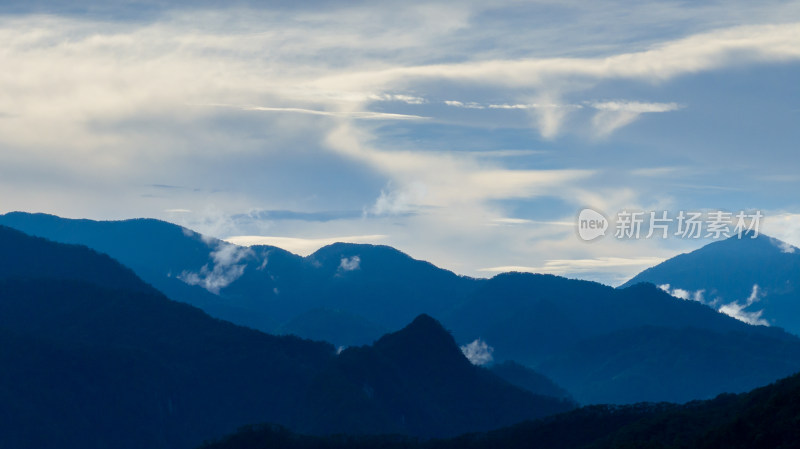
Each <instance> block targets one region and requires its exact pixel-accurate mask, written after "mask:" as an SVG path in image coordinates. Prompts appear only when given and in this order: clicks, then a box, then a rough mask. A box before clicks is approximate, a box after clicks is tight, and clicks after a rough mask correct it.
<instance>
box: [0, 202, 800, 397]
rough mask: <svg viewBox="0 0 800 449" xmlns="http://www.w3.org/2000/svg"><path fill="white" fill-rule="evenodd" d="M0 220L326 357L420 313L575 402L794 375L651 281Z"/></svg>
mask: <svg viewBox="0 0 800 449" xmlns="http://www.w3.org/2000/svg"><path fill="white" fill-rule="evenodd" d="M0 224H2V225H6V226H10V227H14V228H17V229H19V230H21V231H23V232H26V233H30V234H32V235H38V236H41V237H45V238H48V239H51V240H55V241H59V242H64V243H77V244H82V245H86V246H89V247H91V248H93V249H95V250H97V251H100V252H104V253H107V254H109V255H110V256H111V257H113V258H115V259H117V260H119V261H120V262H122V263H123V264H125V265H127V266H128V267H130V268H131V269H133V271H134V272H135V273H136V274H137V275H139V276H140V277H141V278H142V279H144V280H145V281H146V282H148V283H150V284H151V285H153V286H154V287H155V288H157V289H159V290H160V291H162V292H164V293H165V294H166V295H167V296H168V297H170V298H171V299H173V300H176V301H181V302H186V303H189V304H192V305H195V306H197V307H199V308H201V309H203V310H205V311H206V312H207V313H209V314H210V315H212V316H214V317H217V318H220V319H225V320H229V321H232V322H234V323H236V324H239V325H243V326H247V327H250V328H253V329H257V330H261V331H265V332H270V333H276V334H279V333H284V334H295V335H298V336H301V337H304V338H312V339H319V340H325V341H329V342H331V343H333V344H334V345H335V346H336V347H346V346H359V345H366V344H371V343H373V342H374V341H376V340H377V339H378V338H379V337H380V336H381V335H382V334H384V333H386V332H392V331H397V330H399V329H401V328H402V327H403V326H405V325H406V324H407V323H409V322H411V321H412V320H414V319H415V317H417V316H418V315H420V314H427V315H429V316H431V317H434V318H435V319H437V320H438V321H440V322H441V323H443V325H444V327H446V328H447V329H450V330H451V331H452V335H453V337H454V338H455V341H456V343H457V344H458V345H462V346H464V345H467V344H469V343H472V342H476V341H478V342H480V343H484V344H485V345H486V347H487V349H490V350H493V352H492V353H491V357H493V359H494V361H495V362H497V363H503V362H508V361H513V362H516V363H517V364H519V365H522V366H524V367H526V368H528V369H533V370H535V371H536V372H538V373H540V374H543V375H545V376H547V377H548V378H549V379H551V380H552V381H554V382H555V383H556V384H557V385H559V386H560V387H562V388H564V389H566V390H567V391H568V392H569V394H571V396H572V397H574V398H575V399H576V400H577V401H579V402H580V403H583V404H591V403H616V404H619V403H633V402H640V401H672V402H685V401H689V400H693V399H704V398H712V397H714V396H716V395H717V394H719V393H723V392H744V391H748V390H750V389H752V388H755V387H758V386H760V385H764V384H767V383H769V382H771V381H774V380H776V379H779V378H781V377H785V376H788V375H790V374H792V373H794V372H797V371H798V370H800V357H798V355H800V339H798V338H797V337H796V336H793V335H791V334H788V333H786V332H785V331H783V330H781V329H779V328H775V327H766V326H753V325H750V324H747V323H745V322H742V321H741V320H737V319H734V318H733V317H731V316H728V315H726V314H723V313H719V311H718V310H715V308H712V307H710V306H709V305H708V304H704V303H701V302H698V301H685V300H682V299H679V298H676V297H675V296H673V295H672V294H669V293H667V292H665V291H664V289H663V288H658V287H656V286H654V285H651V284H639V283H635V282H632V283H631V284H630V285H628V286H626V288H619V289H614V288H611V287H608V286H605V285H602V284H598V283H593V282H587V281H579V280H571V279H565V278H561V277H557V276H551V275H535V274H528V273H506V274H500V275H498V276H495V277H493V278H491V279H474V278H469V277H464V276H458V275H456V274H454V273H452V272H449V271H447V270H443V269H440V268H437V267H435V266H434V265H432V264H430V263H428V262H424V261H419V260H415V259H413V258H411V257H409V256H408V255H406V254H403V253H402V252H400V251H397V250H395V249H393V248H390V247H387V246H373V245H355V244H344V243H339V244H334V245H330V246H327V247H324V248H321V249H320V250H318V251H317V252H315V253H314V254H311V255H310V256H307V257H300V256H297V255H294V254H291V253H288V252H286V251H284V250H281V249H279V248H275V247H268V246H255V247H250V248H243V247H238V246H235V245H231V244H229V243H225V242H223V241H220V240H216V239H212V238H207V237H205V236H202V235H200V234H197V233H195V232H193V231H190V230H188V229H185V228H182V227H179V226H176V225H173V224H170V223H165V222H160V221H157V220H146V219H139V220H127V221H118V222H98V221H90V220H69V219H63V218H59V217H54V216H51V215H42V214H27V213H10V214H6V215H3V216H0ZM741 242H744V243H743V244H750V242H745V240H742V241H741ZM741 242H739V241H735V242H733V241H732V242H730V245H736V244H737V243H741ZM722 243H724V242H722ZM771 247H772V248H774V249H775V250H776V251H777V253H778V254H783V253H781V252H780V250H779V249H777V247H775V246H774V245H772V246H771ZM672 293H674V292H672Z"/></svg>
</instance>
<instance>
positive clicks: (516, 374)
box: [489, 360, 572, 400]
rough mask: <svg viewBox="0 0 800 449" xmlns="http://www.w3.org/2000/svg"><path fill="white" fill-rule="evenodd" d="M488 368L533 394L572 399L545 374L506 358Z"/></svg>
mask: <svg viewBox="0 0 800 449" xmlns="http://www.w3.org/2000/svg"><path fill="white" fill-rule="evenodd" d="M489 369H490V370H491V371H492V372H493V373H494V374H495V375H497V377H499V378H501V379H503V380H505V381H506V382H508V383H510V384H512V385H516V386H518V387H520V388H522V389H525V390H528V391H530V392H531V393H533V394H538V395H542V396H550V397H554V398H562V399H569V400H572V396H571V395H570V394H569V392H568V391H567V390H565V389H563V388H561V387H560V386H558V384H556V383H555V382H553V381H552V380H550V379H549V378H548V377H547V376H545V375H543V374H541V373H538V372H536V371H534V370H532V369H530V368H528V367H525V366H523V365H520V364H519V363H516V362H514V361H511V360H508V361H505V362H503V363H496V364H494V365H492V366H491V367H490V368H489Z"/></svg>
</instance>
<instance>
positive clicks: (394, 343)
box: [375, 314, 466, 360]
mask: <svg viewBox="0 0 800 449" xmlns="http://www.w3.org/2000/svg"><path fill="white" fill-rule="evenodd" d="M375 348H376V349H379V350H380V351H383V352H386V353H392V354H396V355H402V354H404V355H405V356H409V357H412V355H413V358H428V356H430V357H434V358H436V357H448V356H452V357H455V358H459V359H460V358H463V355H462V354H461V350H460V349H459V348H458V345H457V344H456V341H455V339H454V338H453V336H452V335H450V332H448V331H447V329H445V328H444V326H442V324H441V323H440V322H439V321H437V320H436V319H434V318H433V317H431V316H429V315H425V314H422V315H419V316H418V317H416V318H415V319H414V321H412V322H411V323H410V324H409V325H408V326H406V327H404V328H403V329H400V330H399V331H397V332H394V333H391V334H387V335H384V336H383V337H381V338H380V339H379V340H378V341H377V342H375ZM426 355H427V356H426ZM465 360H466V359H465Z"/></svg>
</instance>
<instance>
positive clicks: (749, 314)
mask: <svg viewBox="0 0 800 449" xmlns="http://www.w3.org/2000/svg"><path fill="white" fill-rule="evenodd" d="M762 296H763V294H762V293H761V292H760V291H759V289H758V285H753V290H752V292H751V293H750V296H749V297H748V298H747V299H746V300H745V301H744V303H739V302H737V301H734V302H731V303H729V304H725V305H723V306H722V307H720V308H719V311H720V312H721V313H724V314H725V315H728V316H730V317H732V318H736V319H737V320H739V321H744V322H745V323H747V324H752V325H755V326H769V322H768V321H767V320H765V319H764V318H761V315H762V314H763V313H764V311H763V310H756V311H747V310H745V309H746V308H748V307H750V306H752V305H753V304H755V303H757V302H758V301H759V300H760V299H761V297H762Z"/></svg>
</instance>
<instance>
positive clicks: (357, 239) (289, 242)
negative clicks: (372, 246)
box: [225, 234, 387, 256]
mask: <svg viewBox="0 0 800 449" xmlns="http://www.w3.org/2000/svg"><path fill="white" fill-rule="evenodd" d="M386 237H387V236H385V235H379V234H376V235H351V236H341V237H324V238H298V237H275V236H260V235H241V236H233V237H229V238H226V239H225V241H226V242H229V243H232V244H234V245H240V246H255V245H268V246H276V247H278V248H281V249H285V250H286V251H289V252H292V253H295V254H299V255H301V256H307V255H309V254H311V253H313V252H314V251H316V250H318V249H320V248H322V247H323V246H326V245H331V244H334V243H338V242H345V243H379V242H381V241H382V240H385V239H386Z"/></svg>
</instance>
